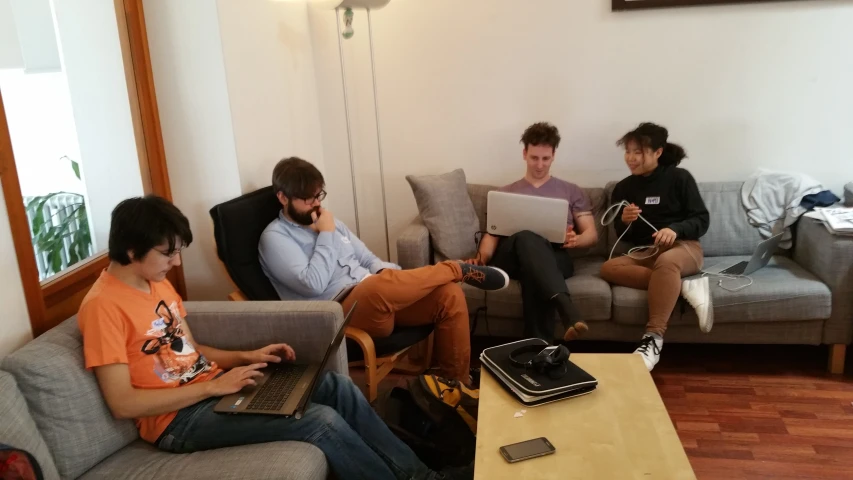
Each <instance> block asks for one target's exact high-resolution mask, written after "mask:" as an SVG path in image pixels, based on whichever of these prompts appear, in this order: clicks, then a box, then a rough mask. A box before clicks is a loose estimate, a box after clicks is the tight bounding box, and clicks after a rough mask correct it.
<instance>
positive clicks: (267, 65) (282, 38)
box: [217, 0, 324, 193]
mask: <svg viewBox="0 0 853 480" xmlns="http://www.w3.org/2000/svg"><path fill="white" fill-rule="evenodd" d="M217 6H218V10H219V25H220V31H221V37H222V52H223V56H224V60H225V72H226V78H227V80H228V99H229V103H230V106H231V119H232V122H233V126H234V139H235V142H236V146H237V162H238V167H239V171H240V185H241V188H242V191H243V193H248V192H251V191H254V190H257V189H258V188H261V187H266V186H269V185H270V182H271V178H272V170H273V167H274V166H275V164H276V162H278V161H279V160H281V159H282V158H284V157H289V156H294V155H295V156H299V157H302V158H304V159H306V160H308V161H310V162H312V163H314V165H316V166H317V167H318V168H319V169H320V170H321V171H322V170H323V169H324V165H323V149H322V139H321V137H320V112H319V110H318V108H317V89H316V86H315V78H314V58H313V56H312V48H311V36H310V32H309V28H308V12H307V7H306V5H305V4H304V3H282V2H271V1H252V2H245V1H241V0H218V2H217Z"/></svg>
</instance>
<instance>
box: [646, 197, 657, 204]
mask: <svg viewBox="0 0 853 480" xmlns="http://www.w3.org/2000/svg"><path fill="white" fill-rule="evenodd" d="M646 205H660V197H646Z"/></svg>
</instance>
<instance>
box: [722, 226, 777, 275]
mask: <svg viewBox="0 0 853 480" xmlns="http://www.w3.org/2000/svg"><path fill="white" fill-rule="evenodd" d="M782 235H783V234H781V233H780V234H778V235H774V236H772V237H770V238H768V239H767V240H764V241H763V242H761V243H759V244H758V247H757V248H756V249H755V253H753V254H752V258H750V259H749V261H743V262H738V263H735V264H734V265H727V266H726V265H714V270H713V271H711V270H708V273H714V274H718V275H750V274H751V273H753V272H755V271H757V270H760V269H762V268H764V267H766V266H767V263H769V262H770V259H771V258H773V254H774V253H776V250H777V249H778V248H779V244H780V243H782Z"/></svg>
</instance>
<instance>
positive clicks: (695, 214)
mask: <svg viewBox="0 0 853 480" xmlns="http://www.w3.org/2000/svg"><path fill="white" fill-rule="evenodd" d="M668 138H669V132H667V130H666V129H665V128H663V127H661V126H659V125H655V124H653V123H643V124H640V126H639V127H637V128H636V129H635V130H632V131H630V132H628V133H626V134H625V135H624V136H623V137H622V138H621V139H619V141H618V142H617V145H619V146H623V147H625V163H626V164H627V165H628V168H629V169H630V170H631V175H630V176H629V177H627V178H625V179H624V180H622V181H621V182H619V183H618V184H617V185H616V187H615V188H614V189H613V194H612V200H613V202H614V203H616V202H623V201H624V202H625V203H626V204H625V205H623V206H622V208H621V216H619V215H617V219H616V220H615V222H614V226H615V228H616V232H617V234H619V235H622V237H621V238H622V240H625V241H627V242H628V243H632V244H634V245H638V246H644V245H654V246H655V247H657V248H655V249H652V250H651V251H650V252H645V253H639V254H632V255H625V256H621V257H618V258H613V259H611V260H608V261H607V262H606V263H605V264H604V265H603V266H602V267H601V277H602V278H603V279H605V280H607V281H608V282H610V283H613V284H615V285H621V286H624V287H630V288H636V289H640V290H648V292H649V294H648V299H649V300H648V303H649V321H648V324H647V325H646V333H645V335H643V339H642V340H641V341H640V345H639V346H638V347H637V350H636V351H635V352H634V353H637V354H640V355H642V356H643V360H644V361H645V363H646V367H648V369H649V370H651V369H652V368H654V366H655V365H656V364H657V363H658V361H659V360H660V351H661V349H662V348H663V335H664V333H665V332H666V325H667V322H668V321H669V317H670V315H671V314H672V310H673V308H675V304H676V302H677V301H678V296H679V295H680V294H681V292H682V280H681V279H682V278H683V277H687V276H690V275H695V274H696V273H698V272H699V271H700V270H701V269H702V261H703V255H702V246H701V245H700V244H699V238H700V237H701V236H702V235H704V234H705V232H706V231H707V230H708V223H709V216H708V209H707V208H706V207H705V202H704V201H703V200H702V197H701V196H700V195H699V189H698V188H697V187H696V181H695V180H694V179H693V176H692V175H691V174H690V172H688V171H687V170H684V169H683V168H679V167H678V165H679V164H680V163H681V161H682V160H683V159H684V158H686V156H687V155H686V154H685V152H684V149H683V148H681V147H680V146H678V145H675V144H673V143H669V142H668V141H667V140H668ZM641 216H642V219H641V218H640V217H641ZM638 219H639V221H637V220H638ZM643 219H645V221H643ZM647 222H648V223H647ZM649 224H651V225H653V226H654V228H652V226H650V225H649ZM626 230H627V232H626ZM623 234H624V235H623ZM704 280H705V282H704V291H705V293H704V294H703V293H702V292H701V291H699V292H695V294H698V295H699V296H700V297H701V296H703V295H704V300H705V301H707V298H708V287H707V278H705V279H704ZM697 283H698V284H700V285H701V284H702V283H701V282H697ZM700 301H702V299H700ZM692 303H694V302H693V301H691V304H692ZM694 306H695V305H694ZM698 310H699V309H698V308H697V311H698ZM706 311H707V309H706ZM701 320H702V319H700V323H701Z"/></svg>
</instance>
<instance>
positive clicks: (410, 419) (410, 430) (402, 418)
mask: <svg viewBox="0 0 853 480" xmlns="http://www.w3.org/2000/svg"><path fill="white" fill-rule="evenodd" d="M419 381H420V379H419V378H418V379H415V380H412V381H411V382H409V387H410V388H412V387H413V386H414V388H415V389H416V390H417V389H418V388H420V387H417V386H416V385H417V384H418V382H419ZM418 395H420V396H421V397H420V399H418V398H417V396H418ZM433 398H435V397H433ZM373 408H374V409H375V410H376V413H377V414H379V416H380V417H381V418H382V420H384V421H385V424H386V425H388V428H390V429H391V431H392V432H394V434H395V435H396V436H397V437H398V438H399V439H400V440H402V441H403V442H404V443H405V444H406V445H408V446H409V448H411V449H412V450H413V451H414V452H415V454H416V455H417V456H418V458H420V459H421V461H422V462H424V464H425V465H426V466H427V467H429V468H430V469H432V470H436V471H439V470H442V469H444V468H446V467H462V466H466V465H470V464H471V462H473V461H474V453H475V451H476V447H477V438H476V437H475V436H474V433H472V431H471V428H470V427H469V426H468V424H467V423H466V422H465V420H463V418H462V417H461V416H460V415H459V414H458V413H457V412H456V409H455V408H454V407H452V406H450V405H446V404H444V403H443V402H442V401H438V400H430V399H429V398H428V397H426V396H424V395H423V392H421V393H415V392H412V391H411V390H407V389H405V388H399V387H395V388H393V389H391V390H389V391H387V392H385V393H383V394H382V395H380V396H379V397H378V398H377V399H376V400H375V401H374V402H373Z"/></svg>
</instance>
